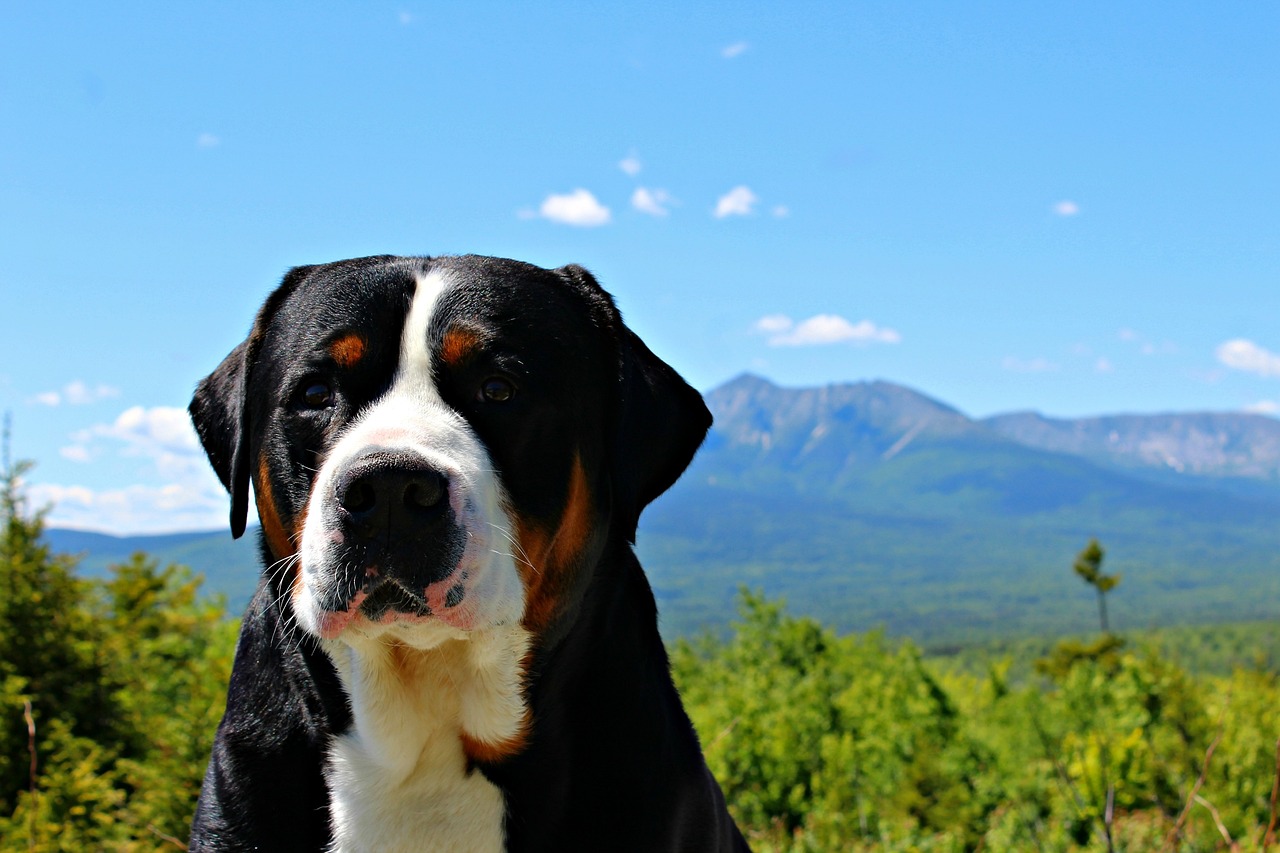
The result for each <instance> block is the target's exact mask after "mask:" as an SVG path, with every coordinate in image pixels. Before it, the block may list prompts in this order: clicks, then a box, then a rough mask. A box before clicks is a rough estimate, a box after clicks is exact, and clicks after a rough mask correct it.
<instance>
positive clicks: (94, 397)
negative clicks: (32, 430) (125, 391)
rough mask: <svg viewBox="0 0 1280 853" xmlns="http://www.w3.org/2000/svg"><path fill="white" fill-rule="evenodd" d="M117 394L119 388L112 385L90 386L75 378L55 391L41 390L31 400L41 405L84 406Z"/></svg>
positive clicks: (118, 394) (118, 393) (117, 395)
mask: <svg viewBox="0 0 1280 853" xmlns="http://www.w3.org/2000/svg"><path fill="white" fill-rule="evenodd" d="M119 396H120V389H119V388H116V387H114V386H111V385H96V386H94V387H92V388H91V387H89V385H87V384H86V383H84V382H82V381H80V380H79V379H76V380H75V381H73V382H68V383H67V384H66V385H65V386H64V387H63V388H61V389H59V390H57V391H42V392H40V393H39V394H37V395H36V396H35V397H34V398H33V400H34V402H36V403H40V404H41V405H43V406H61V405H62V404H63V403H66V404H67V405H68V406H86V405H88V404H90V403H97V402H99V401H101V400H109V399H111V398H112V397H119Z"/></svg>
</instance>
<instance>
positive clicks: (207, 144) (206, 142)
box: [196, 133, 222, 148]
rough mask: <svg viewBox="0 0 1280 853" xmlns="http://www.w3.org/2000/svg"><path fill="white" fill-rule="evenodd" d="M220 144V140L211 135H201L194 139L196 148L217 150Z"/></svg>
mask: <svg viewBox="0 0 1280 853" xmlns="http://www.w3.org/2000/svg"><path fill="white" fill-rule="evenodd" d="M221 144H222V140H221V139H220V138H219V137H217V136H214V135H213V134H212V133H202V134H200V135H199V136H197V137H196V147H197V148H217V147H218V146H219V145H221Z"/></svg>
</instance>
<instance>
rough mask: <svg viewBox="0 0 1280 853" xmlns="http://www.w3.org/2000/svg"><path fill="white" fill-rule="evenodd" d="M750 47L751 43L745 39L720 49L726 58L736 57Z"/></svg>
mask: <svg viewBox="0 0 1280 853" xmlns="http://www.w3.org/2000/svg"><path fill="white" fill-rule="evenodd" d="M750 47H751V45H749V44H747V43H746V42H745V41H735V42H734V43H733V44H730V45H726V46H725V47H722V48H721V49H720V55H721V56H722V57H724V58H725V59H736V58H737V57H739V56H742V54H744V53H746V52H747V49H748V48H750Z"/></svg>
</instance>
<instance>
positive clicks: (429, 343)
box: [191, 257, 710, 647]
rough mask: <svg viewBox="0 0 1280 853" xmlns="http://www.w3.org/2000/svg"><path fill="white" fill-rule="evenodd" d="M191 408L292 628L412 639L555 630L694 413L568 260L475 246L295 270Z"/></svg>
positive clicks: (699, 421) (658, 476)
mask: <svg viewBox="0 0 1280 853" xmlns="http://www.w3.org/2000/svg"><path fill="white" fill-rule="evenodd" d="M191 413H192V417H193V420H194V421H195V424H196V427H197V430H198V431H199V433H200V437H201V440H202V442H203V444H204V446H205V449H206V451H207V452H208V454H209V457H210V460H211V461H212V463H213V465H214V468H215V470H217V472H218V474H219V476H220V477H221V478H222V480H223V482H224V484H225V485H226V486H227V488H228V490H229V491H230V492H231V495H232V528H233V532H234V533H235V534H236V535H239V533H240V532H242V531H243V529H244V524H245V518H246V513H247V501H248V488H249V483H250V482H252V485H253V493H254V497H255V500H256V504H257V509H258V516H259V518H260V519H261V522H262V531H263V540H264V544H265V548H266V550H267V551H268V552H269V554H270V557H271V559H272V562H273V565H274V568H273V569H271V571H274V572H277V573H278V577H276V578H275V582H276V583H277V584H278V592H279V594H280V595H281V596H287V597H288V598H289V599H290V600H291V602H292V608H293V612H294V615H295V617H296V618H297V620H298V622H299V624H300V625H301V626H302V627H303V628H304V629H306V630H307V631H309V632H311V633H313V634H314V635H316V636H318V637H321V638H325V639H337V640H342V639H344V638H349V637H353V636H359V637H377V636H380V635H383V634H391V635H393V636H394V637H395V638H397V639H399V640H401V641H403V642H406V643H408V644H410V645H415V646H419V647H426V646H430V645H434V644H436V643H438V642H440V641H441V640H443V639H446V638H448V637H455V636H459V635H464V634H466V633H467V632H471V631H475V630H482V629H486V628H492V627H496V626H500V625H508V624H514V623H518V622H519V623H523V624H524V626H525V627H526V628H528V629H529V630H530V631H532V632H533V633H534V634H535V635H540V634H541V635H544V636H545V635H546V634H547V633H548V632H549V631H553V630H556V629H557V626H560V627H563V625H564V624H565V623H566V622H567V621H568V619H569V617H570V616H571V614H572V613H573V611H574V608H575V604H576V603H577V601H578V600H579V598H580V596H581V594H582V591H583V590H584V588H585V586H586V584H587V582H588V581H589V580H590V578H591V575H592V572H593V569H594V566H595V565H596V563H597V562H598V561H599V557H600V554H601V552H602V550H603V549H604V548H605V547H606V546H607V545H608V543H609V542H610V540H611V538H613V537H618V536H623V537H631V536H633V534H634V530H635V523H636V520H637V518H638V515H639V512H640V510H641V509H642V508H643V507H644V505H645V504H647V503H648V502H649V501H650V500H652V499H653V498H654V497H656V496H657V495H658V494H660V493H661V492H662V491H664V490H665V489H666V488H667V487H668V486H669V485H671V483H672V482H674V480H675V478H676V477H678V476H679V474H680V472H681V471H683V469H684V468H685V466H686V465H687V464H688V462H689V460H690V458H691V457H692V455H693V452H694V451H695V450H696V448H697V446H698V445H699V444H700V443H701V441H702V438H703V436H704V435H705V433H706V430H707V428H708V426H709V425H710V416H709V414H708V413H707V411H706V408H705V406H704V405H703V404H702V401H701V398H700V397H699V396H698V395H697V393H696V392H695V391H693V389H691V388H689V386H688V385H686V384H685V383H684V382H683V381H682V380H681V379H680V378H679V377H678V376H677V375H676V374H675V373H674V371H672V370H671V368H669V367H668V366H667V365H666V364H664V363H663V362H661V361H660V360H659V359H657V358H656V357H655V356H654V355H653V354H652V353H650V352H649V350H648V349H647V348H645V346H644V345H643V344H642V343H641V342H640V341H639V340H638V339H637V338H636V337H635V336H634V335H633V334H631V333H630V332H629V331H628V330H627V329H626V328H625V326H624V325H623V324H622V322H621V319H620V317H619V315H618V313H617V310H616V308H615V307H614V305H613V302H612V300H611V299H610V298H609V296H608V294H606V293H605V292H604V291H603V290H602V289H601V288H600V287H599V285H597V284H596V283H595V281H594V279H592V278H591V276H590V275H589V274H587V273H586V272H585V271H584V270H582V269H580V268H577V267H565V268H562V269H559V270H544V269H539V268H537V267H533V266H530V265H527V264H521V263H518V262H515V261H504V260H497V259H492V258H476V257H463V258H439V259H425V258H389V257H380V258H364V259H358V260H353V261H342V262H338V263H334V264H326V265H322V266H316V267H302V268H298V269H295V270H293V271H291V272H290V273H289V275H288V276H286V277H285V280H284V282H283V283H282V284H281V286H280V288H279V289H278V290H277V291H276V292H275V293H274V294H272V296H271V297H270V298H269V299H268V300H267V303H266V305H264V307H263V309H262V311H261V312H260V313H259V315H258V318H257V322H256V323H255V325H254V328H253V331H252V332H251V334H250V336H249V338H248V340H246V341H245V342H244V343H243V344H241V345H240V346H239V347H237V348H236V350H235V351H233V352H232V353H231V354H230V355H229V356H228V357H227V358H226V360H224V361H223V363H222V364H221V365H220V366H219V368H218V369H217V370H216V371H215V372H214V373H213V374H212V375H210V376H209V377H208V378H207V379H205V380H204V382H202V383H201V385H200V387H199V389H198V390H197V392H196V395H195V398H194V400H193V401H192V404H191Z"/></svg>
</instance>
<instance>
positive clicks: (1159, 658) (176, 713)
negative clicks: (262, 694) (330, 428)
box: [0, 469, 1280, 851]
mask: <svg viewBox="0 0 1280 853" xmlns="http://www.w3.org/2000/svg"><path fill="white" fill-rule="evenodd" d="M20 473H21V471H20V470H12V469H11V470H8V471H6V472H4V476H3V478H0V487H2V488H0V500H2V506H0V510H2V511H3V524H4V529H3V538H2V539H0V851H83V850H123V851H142V850H177V849H183V848H184V847H185V840H186V837H187V828H188V824H189V822H190V818H191V813H192V811H193V809H194V805H195V798H196V796H197V794H198V791H199V784H200V780H201V778H202V776H203V771H204V764H205V761H206V760H207V757H208V754H209V750H210V748H211V744H212V738H213V733H214V729H215V727H216V725H217V721H218V718H219V716H220V715H221V711H222V705H223V702H224V699H225V693H224V691H225V686H226V682H227V677H228V674H229V670H230V663H231V655H232V652H233V648H234V642H235V629H236V624H235V622H234V620H232V619H230V618H228V617H227V615H226V613H225V611H224V608H223V607H222V605H221V602H220V601H218V600H210V599H207V598H203V597H201V596H200V594H199V582H198V581H197V580H196V579H194V578H192V577H191V576H190V575H189V574H188V573H187V572H186V571H185V570H183V569H180V568H177V567H172V566H171V567H168V568H165V569H160V568H159V567H157V566H156V564H155V563H154V562H152V561H149V560H148V559H146V558H145V557H143V556H141V555H139V556H137V557H135V558H134V559H133V560H131V561H130V562H127V563H124V564H122V565H118V566H115V567H113V568H112V570H111V572H110V573H109V576H108V577H107V578H106V579H105V580H86V579H81V578H78V577H77V576H76V574H75V571H74V568H75V566H74V563H75V561H74V559H72V558H68V557H66V556H62V555H57V554H53V553H51V552H50V550H49V548H48V547H47V546H46V545H45V544H44V543H43V541H42V522H41V518H40V515H39V514H38V513H32V512H30V511H29V510H28V508H27V507H26V506H24V504H23V499H22V494H21V490H20V488H19V485H18V475H19V474H20ZM1107 637H1110V635H1106V636H1104V637H1103V638H1102V640H1103V641H1100V642H1093V643H1077V644H1075V646H1069V645H1060V646H1059V647H1058V648H1057V649H1055V650H1053V651H1054V652H1056V654H1052V653H1051V654H1048V655H1046V656H1045V658H1044V660H1045V663H1042V665H1041V666H1040V667H1039V670H1036V669H1034V668H1032V667H1030V666H1026V667H1023V668H1022V672H1023V673H1024V674H1023V675H1021V676H1011V675H1010V673H1011V671H1015V670H1016V669H1017V667H1016V665H1015V663H1016V662H1015V661H1013V659H1011V658H997V657H993V658H988V659H987V660H986V661H985V663H984V664H982V665H976V664H975V663H974V661H973V660H972V659H970V660H969V661H967V663H966V665H965V666H963V667H961V666H954V665H946V666H940V665H938V664H937V663H936V662H934V661H930V660H926V659H925V658H924V657H923V656H922V654H921V653H920V651H919V650H918V649H917V648H916V647H914V646H913V645H912V644H911V643H909V642H897V641H890V640H889V639H887V638H885V637H883V636H881V635H878V634H875V633H872V634H867V635H849V636H839V635H837V634H835V633H834V632H833V631H831V630H830V629H828V628H826V627H824V626H822V625H821V624H819V623H818V622H816V621H814V620H811V619H805V618H796V617H792V616H789V615H788V614H787V613H786V612H785V610H784V608H783V606H782V605H781V604H780V603H778V602H770V601H767V600H765V599H763V598H762V597H760V596H758V595H754V594H749V593H744V594H743V596H742V599H741V604H740V621H739V622H738V623H737V624H736V625H735V626H734V629H733V632H732V634H731V635H730V636H729V637H728V638H724V639H720V638H714V637H707V638H704V639H701V640H697V641H693V642H689V641H685V642H680V643H678V644H677V645H676V646H675V647H674V648H673V649H672V662H673V667H674V671H675V675H676V679H677V681H678V683H679V685H680V687H681V690H682V691H683V693H684V696H685V700H686V704H687V706H688V708H689V711H690V714H691V715H692V716H693V718H694V722H695V724H696V725H697V727H698V730H699V732H700V734H701V737H702V742H703V746H704V748H705V751H706V754H707V758H708V761H709V762H710V764H711V767H712V769H713V770H714V771H715V773H716V776H717V778H718V779H720V781H721V784H722V785H723V787H724V790H725V794H726V796H727V798H728V800H729V802H730V803H731V808H732V809H733V811H734V814H735V815H736V817H737V818H738V820H739V822H740V824H741V825H742V826H743V827H744V829H745V830H746V832H747V834H748V836H749V837H750V838H751V840H752V843H753V846H754V847H755V849H757V850H759V851H766V850H776V851H801V850H804V851H809V850H813V851H858V850H867V851H870V850H877V851H880V850H882V851H908V850H912V851H969V850H999V851H1004V850H1041V851H1077V850H1079V851H1085V850H1088V851H1094V850H1096V851H1104V850H1130V851H1137V850H1143V851H1145V850H1168V851H1193V850H1194V851H1198V850H1218V849H1221V850H1236V849H1241V850H1257V849H1263V848H1266V849H1270V848H1272V847H1273V846H1274V845H1275V838H1274V836H1275V824H1276V797H1277V789H1276V787H1275V785H1276V774H1277V754H1276V750H1277V740H1276V739H1277V736H1278V735H1280V684H1278V683H1277V677H1276V674H1275V672H1274V670H1272V669H1271V668H1269V667H1267V666H1262V665H1258V666H1249V667H1244V668H1237V669H1236V670H1234V671H1233V672H1231V673H1230V674H1227V675H1221V676H1219V675H1196V676H1193V675H1191V674H1189V673H1188V672H1187V671H1185V670H1183V669H1181V668H1180V667H1178V666H1176V665H1175V664H1173V663H1172V662H1171V661H1170V660H1169V658H1168V656H1167V655H1164V654H1162V653H1161V652H1160V651H1159V650H1158V648H1157V647H1156V646H1152V647H1151V648H1150V649H1143V648H1134V647H1129V646H1126V645H1125V644H1124V643H1123V641H1120V640H1119V638H1112V639H1107Z"/></svg>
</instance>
